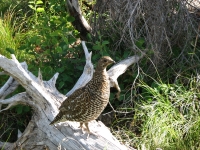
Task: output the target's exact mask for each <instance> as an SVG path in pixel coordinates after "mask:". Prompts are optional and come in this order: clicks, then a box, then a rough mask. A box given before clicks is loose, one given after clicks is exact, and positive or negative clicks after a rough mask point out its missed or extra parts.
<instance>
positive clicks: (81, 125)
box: [79, 122, 83, 132]
mask: <svg viewBox="0 0 200 150" xmlns="http://www.w3.org/2000/svg"><path fill="white" fill-rule="evenodd" d="M79 128H81V130H82V132H83V123H82V122H80V126H79Z"/></svg>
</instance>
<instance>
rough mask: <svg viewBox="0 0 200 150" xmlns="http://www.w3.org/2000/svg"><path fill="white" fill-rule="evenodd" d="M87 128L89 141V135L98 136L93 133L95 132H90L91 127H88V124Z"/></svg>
mask: <svg viewBox="0 0 200 150" xmlns="http://www.w3.org/2000/svg"><path fill="white" fill-rule="evenodd" d="M85 126H86V130H87V132H88V136H87V139H88V138H89V135H90V134H93V135H95V136H97V135H96V134H95V133H93V132H91V131H90V129H89V127H88V122H85Z"/></svg>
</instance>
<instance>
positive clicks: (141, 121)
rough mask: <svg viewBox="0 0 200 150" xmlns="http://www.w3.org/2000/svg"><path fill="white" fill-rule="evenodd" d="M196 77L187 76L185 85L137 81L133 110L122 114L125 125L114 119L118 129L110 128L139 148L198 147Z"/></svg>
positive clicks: (199, 120) (199, 106)
mask: <svg viewBox="0 0 200 150" xmlns="http://www.w3.org/2000/svg"><path fill="white" fill-rule="evenodd" d="M198 78H199V77H197V78H193V79H191V80H190V84H189V85H188V86H186V85H183V84H180V83H176V84H165V83H162V82H157V81H156V82H155V83H154V84H152V85H151V86H150V85H147V84H146V83H144V82H143V81H140V82H139V84H138V85H137V88H139V89H140V91H141V92H140V93H138V95H137V96H134V97H135V98H136V97H137V98H136V99H134V113H133V115H131V116H129V117H127V116H125V117H124V118H123V120H126V122H128V125H127V126H121V127H120V124H116V123H115V124H113V128H116V127H117V128H118V130H117V131H116V130H114V131H113V132H114V133H115V134H116V136H117V137H118V138H120V139H121V140H122V141H123V142H124V143H126V144H127V145H131V146H132V147H135V148H137V149H141V150H153V149H156V148H161V149H163V150H177V149H179V150H188V149H191V150H196V149H200V144H199V140H200V136H199V134H198V133H199V132H200V128H199V125H200V103H199V100H200V95H199V86H200V83H199V81H198ZM131 117H132V118H131ZM121 119H122V118H118V122H120V121H119V120H121ZM136 129H137V130H136Z"/></svg>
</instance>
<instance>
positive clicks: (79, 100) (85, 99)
mask: <svg viewBox="0 0 200 150" xmlns="http://www.w3.org/2000/svg"><path fill="white" fill-rule="evenodd" d="M89 100H90V93H89V90H88V89H87V88H86V87H82V88H80V89H77V90H76V91H75V92H74V93H72V94H71V95H70V96H69V97H68V98H67V99H66V100H65V101H63V103H62V104H61V106H60V108H59V109H60V111H62V112H63V113H64V114H66V118H67V119H69V120H72V121H73V119H74V118H78V116H80V115H81V114H83V112H82V111H83V110H85V109H86V107H87V106H89ZM85 106H86V107H85ZM68 117H69V118H68Z"/></svg>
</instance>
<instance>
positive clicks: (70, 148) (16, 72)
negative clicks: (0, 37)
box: [0, 41, 142, 150]
mask: <svg viewBox="0 0 200 150" xmlns="http://www.w3.org/2000/svg"><path fill="white" fill-rule="evenodd" d="M82 45H83V49H84V52H85V58H86V65H85V67H84V71H83V74H82V75H81V76H80V78H79V80H78V81H77V83H76V84H75V86H74V87H73V88H72V90H70V91H69V92H68V93H67V94H66V95H63V94H61V93H60V92H59V91H58V90H57V89H56V87H55V83H56V79H57V78H58V73H56V74H55V75H54V76H53V77H52V78H51V79H50V80H49V81H43V80H42V75H41V73H40V71H39V74H38V77H36V76H35V75H33V74H32V73H31V72H30V71H29V70H28V69H27V68H28V66H27V64H26V63H25V62H23V63H19V62H18V60H17V59H16V58H15V56H14V55H11V57H12V59H8V58H6V57H4V56H2V55H0V67H1V68H2V69H3V70H4V73H6V74H8V75H9V76H10V78H9V79H8V81H7V82H6V83H5V84H4V86H3V87H1V89H0V112H2V111H4V110H7V109H9V108H10V107H12V106H15V105H17V104H24V105H29V106H30V107H31V108H32V110H33V116H32V118H31V121H30V122H29V124H28V126H27V127H26V129H25V131H24V132H23V133H22V134H21V136H19V137H18V140H17V141H16V142H15V143H8V142H0V148H2V147H3V148H4V149H8V150H14V149H20V150H21V149H26V150H29V149H34V150H40V149H41V150H43V149H50V150H55V149H63V150H64V149H67V150H82V149H83V150H102V149H107V150H127V149H130V148H128V147H126V146H125V145H123V144H122V143H120V142H119V141H118V140H117V139H116V138H115V137H114V136H113V135H112V134H111V132H110V130H109V128H107V127H106V126H105V125H104V124H103V123H102V122H100V121H98V122H97V121H95V120H94V121H91V122H89V126H90V129H91V131H94V132H95V133H96V134H97V136H93V135H90V136H89V138H86V137H87V134H83V133H82V130H81V129H80V128H79V123H77V122H70V121H66V122H62V123H58V124H56V125H54V126H51V125H49V123H50V122H51V121H52V120H53V119H54V117H55V116H56V115H57V113H58V108H59V106H60V105H61V103H62V101H63V100H64V99H65V98H66V97H67V96H69V95H70V94H72V93H73V92H74V91H75V90H76V89H78V88H80V87H82V86H84V85H85V84H86V83H87V82H88V81H90V79H91V78H92V75H93V72H94V69H93V64H92V63H91V56H92V53H89V52H88V50H87V47H86V45H85V42H84V41H83V42H82ZM141 57H142V56H132V57H129V58H127V59H125V60H122V61H120V62H119V63H117V64H115V65H114V66H113V67H111V68H110V69H109V70H108V74H109V77H110V86H111V87H116V88H117V89H118V91H119V92H120V88H119V86H118V82H117V78H118V77H119V76H120V75H121V74H123V73H124V72H125V71H126V69H127V68H128V67H129V66H130V65H132V64H133V63H136V62H138V61H139V59H141ZM2 74H3V73H1V74H0V75H2ZM18 85H22V86H23V87H24V88H25V89H26V91H25V92H22V93H18V94H16V95H14V96H12V97H10V98H8V99H4V98H5V97H6V96H7V95H9V94H10V93H12V92H13V91H14V90H15V89H16V88H17V87H18ZM2 104H7V105H8V106H7V107H6V108H5V109H1V105H2Z"/></svg>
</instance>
